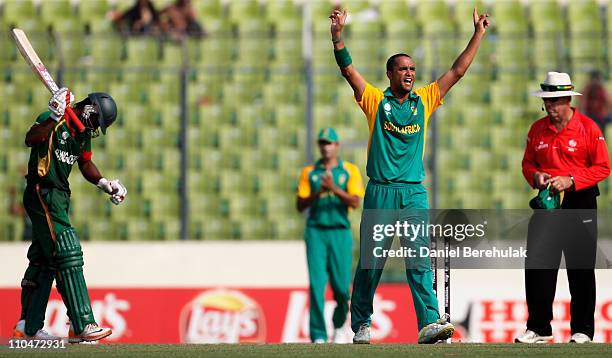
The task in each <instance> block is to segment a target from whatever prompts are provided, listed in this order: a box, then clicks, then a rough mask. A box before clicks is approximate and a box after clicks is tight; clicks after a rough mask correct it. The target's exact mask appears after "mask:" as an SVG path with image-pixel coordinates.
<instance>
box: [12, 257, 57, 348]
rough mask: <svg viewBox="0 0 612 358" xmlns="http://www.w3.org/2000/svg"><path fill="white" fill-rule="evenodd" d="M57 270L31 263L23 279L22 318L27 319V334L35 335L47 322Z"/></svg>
mask: <svg viewBox="0 0 612 358" xmlns="http://www.w3.org/2000/svg"><path fill="white" fill-rule="evenodd" d="M54 276H55V270H53V269H52V268H50V267H44V266H41V265H37V264H35V263H30V265H29V266H28V268H27V269H26V272H25V274H24V276H23V280H21V317H20V318H21V319H25V320H26V322H27V324H26V330H25V334H26V335H28V336H33V335H34V334H36V332H38V330H39V329H42V328H43V326H44V323H45V311H46V310H47V302H48V301H49V294H51V286H52V284H53V279H54Z"/></svg>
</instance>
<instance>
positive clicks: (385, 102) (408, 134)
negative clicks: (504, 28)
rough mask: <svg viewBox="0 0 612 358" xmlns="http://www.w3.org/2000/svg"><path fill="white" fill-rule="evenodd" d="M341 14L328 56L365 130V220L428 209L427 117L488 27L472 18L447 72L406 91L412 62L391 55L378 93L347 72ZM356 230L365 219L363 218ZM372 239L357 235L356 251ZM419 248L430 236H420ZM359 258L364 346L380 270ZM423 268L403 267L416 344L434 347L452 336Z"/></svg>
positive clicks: (357, 293) (356, 315)
mask: <svg viewBox="0 0 612 358" xmlns="http://www.w3.org/2000/svg"><path fill="white" fill-rule="evenodd" d="M346 16H347V13H346V11H341V10H334V11H333V12H332V13H331V16H330V19H331V36H332V42H333V46H334V56H335V58H336V62H337V64H338V66H339V67H340V71H341V73H342V76H343V77H344V78H345V79H346V81H347V82H348V83H349V84H350V85H351V87H352V88H353V92H354V95H355V100H356V101H357V104H358V105H359V107H361V109H362V110H363V112H364V113H365V115H366V118H367V123H368V127H369V130H370V139H369V143H368V162H367V168H366V171H367V175H368V177H369V178H370V181H369V183H368V185H367V188H366V193H365V198H364V204H363V207H364V215H365V213H366V211H367V210H368V209H391V210H405V209H424V210H426V209H428V207H429V205H428V199H427V191H426V189H425V187H424V186H423V184H422V181H423V179H424V178H425V169H424V165H423V156H424V154H425V138H426V133H427V124H428V120H429V117H430V116H431V114H432V113H433V112H434V111H435V110H436V108H437V107H438V106H439V105H441V104H442V99H443V98H444V96H445V95H446V94H447V93H448V91H449V90H450V89H451V87H452V86H453V85H455V83H457V82H458V81H459V79H461V77H463V75H465V73H466V71H467V69H468V67H469V66H470V64H471V63H472V60H473V59H474V57H475V56H476V53H477V51H478V47H479V46H480V42H481V40H482V38H483V37H484V34H485V31H486V29H487V27H488V26H489V20H488V18H487V17H488V15H487V14H483V15H478V12H477V10H476V8H474V12H473V20H474V34H473V35H472V38H471V39H470V41H469V43H468V45H467V47H466V48H465V50H463V52H462V53H461V54H460V55H459V57H458V58H457V59H456V60H455V62H454V63H453V65H452V67H451V68H450V70H448V71H447V72H446V73H444V74H443V75H442V76H441V77H440V78H438V80H437V81H435V82H433V83H431V84H429V85H427V86H425V87H422V88H418V89H413V85H414V81H415V79H416V64H415V62H414V60H413V59H412V58H411V57H410V56H408V55H406V54H395V55H393V56H391V57H390V58H389V59H388V60H387V65H386V70H387V77H388V78H389V87H388V88H387V89H386V90H384V91H382V90H380V89H378V88H375V87H373V86H372V85H370V84H369V83H368V82H366V80H365V79H364V78H363V77H362V76H361V74H360V73H359V72H358V71H357V69H356V68H355V67H354V66H353V62H352V59H351V56H350V54H349V51H348V49H347V48H346V47H345V45H344V41H343V40H342V29H343V27H344V24H345V21H346ZM361 221H362V225H363V224H364V216H362V219H361ZM366 240H372V238H371V237H363V236H362V237H361V245H364V242H367V241H366ZM420 240H421V241H423V244H426V245H427V247H429V245H428V244H427V242H428V240H429V238H428V237H427V236H426V237H421V238H420ZM365 259H367V258H364V257H363V256H361V257H360V259H359V261H360V262H359V265H358V266H357V270H356V272H355V278H354V281H353V293H352V296H351V328H352V329H353V332H355V336H354V337H353V343H369V342H370V322H371V316H372V312H373V307H372V303H373V298H374V293H375V291H376V286H377V285H378V282H379V280H380V277H381V274H382V268H380V269H378V268H376V269H373V268H366V267H364V265H363V262H364V260H365ZM427 266H428V267H426V268H425V267H418V268H414V269H412V268H411V269H408V267H407V269H406V278H407V280H408V284H409V285H410V289H411V291H412V299H413V301H414V306H415V307H414V308H415V311H416V316H417V324H418V329H419V336H418V337H419V338H418V342H419V343H436V342H438V341H440V340H445V339H448V338H449V337H451V336H452V334H453V332H454V327H453V325H452V324H451V323H450V322H448V317H446V316H445V317H442V318H441V317H440V313H439V311H438V300H437V297H436V295H435V293H434V291H433V284H432V271H431V267H430V264H427Z"/></svg>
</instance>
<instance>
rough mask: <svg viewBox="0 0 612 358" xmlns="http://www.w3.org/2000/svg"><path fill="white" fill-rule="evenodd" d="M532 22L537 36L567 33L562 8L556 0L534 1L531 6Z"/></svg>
mask: <svg viewBox="0 0 612 358" xmlns="http://www.w3.org/2000/svg"><path fill="white" fill-rule="evenodd" d="M529 13H530V15H531V16H530V20H531V21H530V22H531V25H532V26H533V31H534V32H535V34H536V36H537V35H541V34H556V33H562V32H563V31H565V28H566V25H565V21H564V17H563V14H562V12H561V6H560V5H559V3H558V2H557V1H556V0H544V1H534V2H531V3H530V4H529Z"/></svg>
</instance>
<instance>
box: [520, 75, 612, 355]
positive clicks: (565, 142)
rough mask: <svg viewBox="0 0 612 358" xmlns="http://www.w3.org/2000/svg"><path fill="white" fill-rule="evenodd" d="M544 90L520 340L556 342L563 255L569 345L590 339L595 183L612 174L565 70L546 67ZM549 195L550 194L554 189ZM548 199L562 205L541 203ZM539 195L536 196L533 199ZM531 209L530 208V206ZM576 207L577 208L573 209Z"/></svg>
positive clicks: (531, 155)
mask: <svg viewBox="0 0 612 358" xmlns="http://www.w3.org/2000/svg"><path fill="white" fill-rule="evenodd" d="M540 87H541V89H542V90H541V91H538V92H535V93H534V94H533V95H534V96H537V97H541V98H542V99H543V100H544V106H543V110H546V113H547V116H546V117H544V118H541V119H539V120H538V121H536V122H535V123H534V124H533V125H532V126H531V128H530V130H529V134H528V135H527V145H526V148H525V155H524V157H523V163H522V167H523V175H524V176H525V179H526V180H527V182H528V183H529V185H531V186H532V187H533V188H537V189H540V194H539V195H538V197H539V198H540V200H539V201H538V200H533V201H532V203H533V202H539V203H540V205H536V206H537V207H538V208H542V209H552V210H535V213H534V214H533V216H532V217H531V220H530V222H529V229H528V234H527V260H526V269H525V294H526V300H527V309H528V313H529V318H528V320H527V330H526V331H525V333H523V334H521V335H519V336H518V337H517V338H516V339H515V342H517V343H538V342H546V341H550V340H552V339H553V336H552V328H551V325H550V322H551V320H552V318H553V309H552V305H553V300H554V297H555V290H556V286H557V273H558V272H557V271H558V268H559V263H560V260H561V253H563V254H564V256H565V263H566V266H567V277H568V281H569V288H570V294H571V304H570V314H571V321H570V328H571V333H572V336H571V339H570V342H575V343H586V342H591V341H592V340H593V333H594V321H595V320H594V315H595V270H594V265H595V253H596V250H597V211H596V209H597V196H598V195H599V189H598V187H597V183H599V182H600V181H602V180H604V179H606V178H607V177H608V175H609V174H610V159H609V158H608V149H607V147H606V142H605V140H604V137H603V135H602V133H601V130H600V129H599V127H598V126H597V124H596V123H595V122H594V121H593V120H592V119H591V118H589V117H587V116H585V115H584V114H582V113H580V112H579V111H578V110H577V109H576V108H574V107H571V106H570V101H571V96H580V95H581V94H580V93H578V92H574V91H573V89H574V86H573V85H572V83H571V79H570V76H569V75H568V74H567V73H559V72H548V74H547V76H546V79H545V80H544V83H542V84H541V85H540ZM549 192H550V194H549ZM548 197H551V198H553V199H556V200H549V202H553V203H556V202H558V201H557V200H559V199H561V198H562V200H561V203H560V205H557V206H556V208H557V209H562V210H554V209H555V205H545V204H543V203H544V202H545V201H546V200H541V199H547V198H548ZM536 199H537V198H536ZM532 207H533V206H532ZM568 209H572V210H568Z"/></svg>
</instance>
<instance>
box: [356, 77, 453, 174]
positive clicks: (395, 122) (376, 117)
mask: <svg viewBox="0 0 612 358" xmlns="http://www.w3.org/2000/svg"><path fill="white" fill-rule="evenodd" d="M357 104H359V107H361V109H362V110H363V112H364V113H365V115H366V118H367V120H368V127H369V129H370V138H369V141H368V164H367V168H366V170H367V174H368V177H370V179H373V180H375V181H378V182H382V183H408V182H421V181H423V179H425V168H424V165H423V156H424V155H425V144H426V141H427V124H428V122H429V117H430V116H431V114H432V113H433V112H434V111H435V110H436V108H438V106H439V105H441V104H442V99H441V98H440V88H439V87H438V82H433V83H431V84H429V85H427V86H425V87H421V88H419V89H417V90H414V91H412V92H411V93H410V96H409V97H408V99H406V100H405V101H404V102H403V103H401V104H400V103H399V101H398V100H397V99H396V98H395V97H394V96H393V93H391V89H390V88H387V89H386V90H385V91H384V92H383V91H381V90H380V89H378V88H375V87H373V86H372V85H370V84H369V83H368V84H366V88H365V90H364V92H363V95H362V97H361V101H359V102H357Z"/></svg>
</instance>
